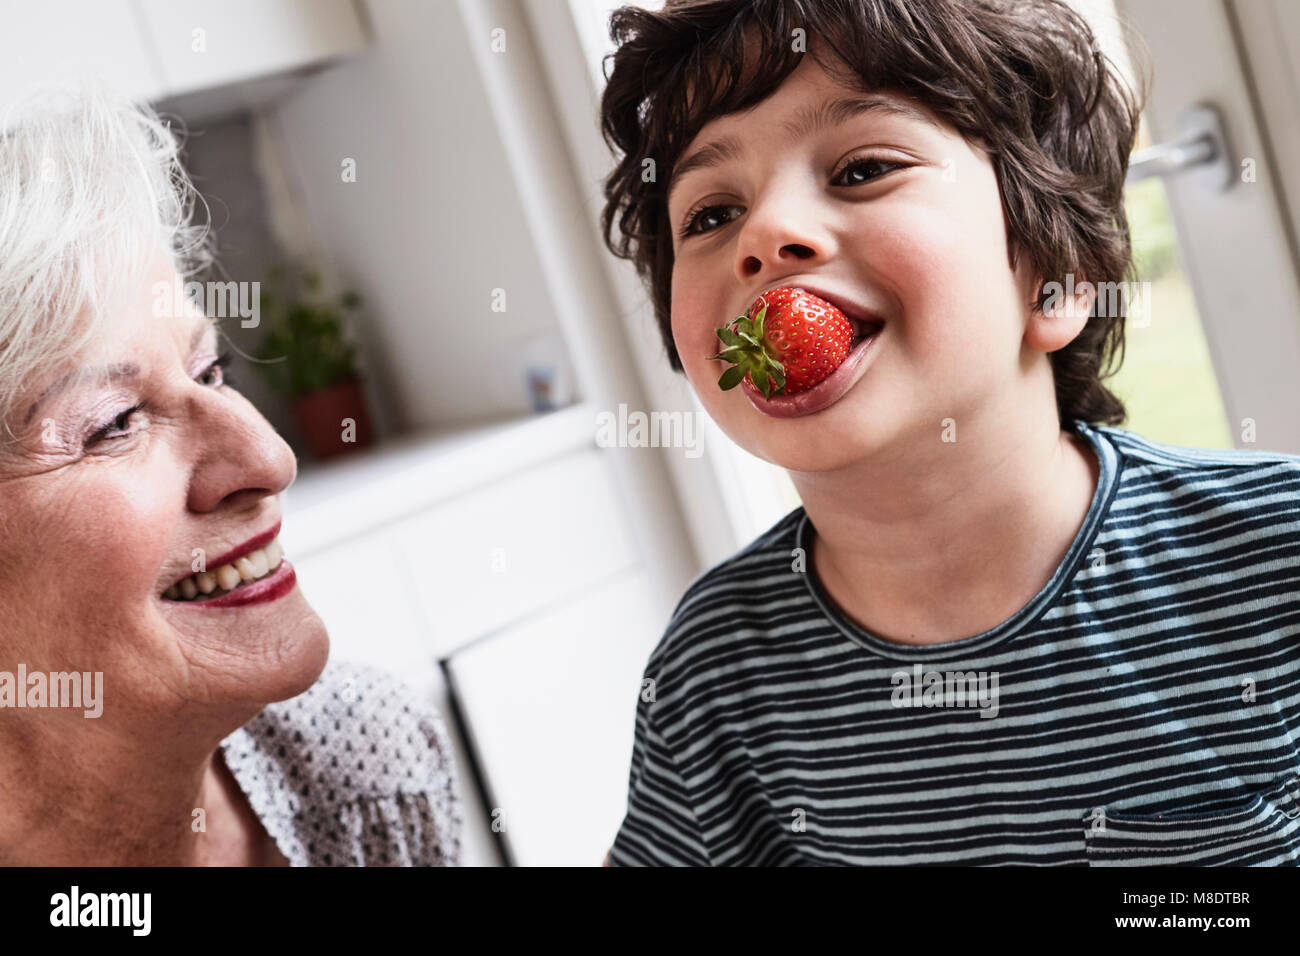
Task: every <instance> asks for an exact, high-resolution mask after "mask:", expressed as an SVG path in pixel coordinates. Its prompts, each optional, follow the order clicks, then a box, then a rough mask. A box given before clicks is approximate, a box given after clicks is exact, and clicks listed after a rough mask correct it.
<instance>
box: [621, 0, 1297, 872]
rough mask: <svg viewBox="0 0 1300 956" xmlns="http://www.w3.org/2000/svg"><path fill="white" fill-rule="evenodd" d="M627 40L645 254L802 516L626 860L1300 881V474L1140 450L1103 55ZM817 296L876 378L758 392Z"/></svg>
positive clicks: (919, 33) (721, 659) (710, 391)
mask: <svg viewBox="0 0 1300 956" xmlns="http://www.w3.org/2000/svg"><path fill="white" fill-rule="evenodd" d="M611 27H612V35H613V36H614V39H615V40H616V42H617V43H618V44H619V48H618V50H617V52H616V53H615V54H612V56H613V70H612V73H611V74H610V79H609V84H608V88H607V90H606V92H605V94H604V99H603V103H602V118H603V123H604V130H605V134H606V137H607V139H608V140H609V142H610V143H611V145H612V146H615V147H617V148H618V149H619V150H621V152H622V154H623V155H622V158H621V162H620V164H619V166H618V167H617V168H616V169H615V171H614V172H613V173H612V174H611V175H610V177H609V179H608V181H607V183H606V196H607V200H608V202H607V205H606V208H605V215H604V224H605V229H606V237H607V241H608V242H609V243H610V247H611V249H613V250H614V252H615V253H616V254H618V255H621V256H623V257H625V258H630V259H632V260H633V261H634V262H635V263H636V265H637V267H638V269H639V271H640V273H641V275H642V276H643V278H644V279H645V281H646V282H647V285H648V287H649V288H650V290H651V294H652V298H653V301H654V304H655V307H656V314H657V317H658V320H659V324H660V327H661V331H662V332H663V335H664V341H665V345H666V347H667V350H668V353H669V358H670V361H671V363H672V364H673V367H674V368H676V369H678V370H682V371H684V372H685V373H686V375H687V377H688V379H689V380H690V382H691V384H692V386H693V387H694V388H695V390H696V392H697V394H698V395H699V398H700V401H701V402H702V404H703V405H704V407H705V409H706V411H707V412H708V413H709V414H710V415H711V416H712V417H713V418H714V419H715V420H716V421H717V422H718V424H719V425H720V427H722V429H723V430H724V431H726V432H727V434H728V435H729V436H730V437H731V438H732V439H733V440H735V441H736V442H737V443H738V444H740V445H741V446H742V447H744V448H746V449H747V450H749V451H750V452H752V453H754V454H756V455H759V456H760V457H762V458H764V459H766V460H768V461H771V462H774V463H775V464H777V465H779V466H781V467H783V468H785V469H787V470H788V471H789V473H790V475H791V478H792V479H793V481H794V484H795V486H796V488H797V490H798V492H799V495H800V498H801V500H802V502H803V506H802V507H800V508H798V509H796V510H795V511H794V512H792V513H791V514H790V515H788V516H787V517H786V518H784V519H782V520H781V521H780V522H778V523H777V524H776V525H775V526H774V527H773V528H772V529H770V530H769V531H768V532H766V533H765V534H764V535H762V536H761V537H760V538H759V539H758V540H756V541H755V542H753V543H752V544H751V545H749V546H748V547H746V548H745V549H743V550H742V551H740V552H739V553H738V554H736V555H735V556H733V557H732V558H729V559H728V560H726V561H724V562H722V563H721V564H720V565H718V566H716V567H713V568H711V569H709V570H708V571H706V572H705V573H704V574H702V575H700V576H699V577H698V578H696V580H695V581H694V582H693V583H692V584H691V586H690V588H689V589H688V590H687V593H686V594H685V596H684V597H683V598H682V600H681V602H680V603H679V605H678V607H677V609H676V611H675V612H674V615H673V617H672V619H671V621H670V622H669V624H668V627H667V630H666V632H665V634H664V637H663V639H662V641H661V642H660V643H659V645H658V646H657V648H656V649H655V651H654V652H653V653H652V655H651V657H650V660H649V663H648V665H647V668H646V671H645V676H646V678H647V680H648V681H650V682H651V683H649V684H647V685H646V686H647V690H646V691H644V692H643V693H642V696H641V698H640V699H639V701H638V709H637V717H636V736H635V741H634V753H633V759H632V768H631V774H630V790H629V798H628V810H627V816H626V818H625V819H624V821H623V824H622V826H621V828H620V829H619V832H618V834H617V836H616V838H615V841H614V844H613V847H612V848H611V850H610V854H609V857H608V858H607V862H608V863H610V864H612V865H634V864H675V865H772V864H778V865H834V864H923V863H950V864H1028V865H1065V864H1074V865H1098V864H1113V863H1124V864H1134V863H1194V864H1220V863H1231V864H1244V863H1265V864H1283V863H1285V864H1290V865H1295V864H1296V863H1297V861H1298V860H1300V749H1298V742H1300V652H1298V650H1297V643H1296V640H1295V638H1296V637H1297V636H1300V570H1298V567H1300V457H1295V456H1288V455H1283V454H1273V453H1266V452H1250V451H1203V450H1192V449H1182V448H1175V447H1171V446H1167V445H1161V444H1157V443H1154V442H1149V441H1146V440H1144V439H1142V438H1140V437H1139V436H1137V435H1135V434H1133V433H1131V432H1128V431H1124V430H1122V429H1119V428H1116V427H1113V426H1116V425H1118V424H1119V423H1120V422H1122V421H1123V420H1124V409H1123V406H1122V405H1121V404H1120V402H1119V401H1118V400H1117V399H1116V398H1115V397H1114V396H1113V395H1112V394H1111V393H1110V392H1109V391H1108V390H1107V389H1106V388H1105V387H1104V385H1103V384H1102V379H1103V378H1104V377H1105V376H1106V375H1108V374H1110V371H1112V370H1113V369H1111V364H1112V362H1113V358H1114V355H1115V353H1116V352H1117V351H1118V349H1119V347H1120V345H1121V344H1122V340H1123V326H1124V310H1123V306H1122V303H1120V304H1119V306H1118V307H1116V304H1115V302H1114V301H1113V300H1111V301H1109V302H1103V301H1102V300H1101V299H1100V298H1099V297H1095V296H1094V295H1093V294H1092V288H1093V286H1092V285H1090V283H1098V282H1113V281H1118V280H1121V279H1123V278H1124V276H1125V275H1127V274H1129V273H1130V271H1131V263H1130V250H1129V238H1128V226H1127V221H1126V219H1125V215H1124V206H1123V185H1124V175H1125V170H1126V168H1127V162H1128V155H1129V152H1130V151H1131V149H1132V146H1133V140H1134V135H1135V129H1136V125H1137V117H1138V112H1139V105H1138V102H1137V99H1136V98H1135V97H1134V95H1133V94H1132V93H1131V92H1130V91H1128V90H1127V89H1126V88H1125V87H1124V85H1123V84H1122V82H1121V81H1120V80H1119V79H1118V78H1117V77H1116V75H1115V73H1114V71H1113V69H1112V68H1111V67H1110V66H1109V65H1108V63H1107V61H1106V60H1105V59H1104V58H1103V57H1102V56H1101V54H1100V53H1098V52H1097V50H1096V46H1095V41H1094V40H1093V37H1092V34H1091V32H1090V31H1089V29H1088V27H1087V26H1086V24H1085V23H1084V22H1083V21H1082V19H1081V18H1080V17H1079V16H1077V15H1076V14H1074V13H1072V12H1071V11H1070V9H1069V8H1068V7H1066V6H1065V5H1064V4H1061V3H1058V2H1054V0H1032V2H1017V3H1012V2H1010V0H983V2H973V0H970V2H967V0H908V2H906V3H904V2H902V0H897V2H891V0H851V2H850V0H845V2H829V0H826V2H821V0H799V2H796V0H787V2H781V0H757V2H751V0H743V2H741V0H706V2H699V0H685V2H669V3H668V5H667V7H666V8H665V9H664V10H662V11H658V12H648V11H642V10H636V9H633V8H623V9H622V10H620V11H618V12H616V13H615V14H614V17H613V19H612V21H611ZM646 159H653V160H654V161H655V166H647V164H646V163H645V160H646ZM654 168H657V169H658V170H659V171H661V172H662V173H663V175H662V176H661V177H656V176H654V175H649V176H647V175H645V170H647V169H654ZM615 224H617V227H618V229H619V231H620V232H621V233H622V238H621V241H620V242H617V243H616V242H613V241H612V240H611V239H610V235H611V230H612V228H613V227H614V225H615ZM790 287H793V288H802V289H804V290H806V291H808V292H812V293H815V294H816V295H818V296H820V297H821V298H823V299H826V300H828V301H829V302H830V303H831V304H833V305H835V306H837V307H838V308H839V309H841V310H842V311H843V312H844V313H845V314H846V315H847V316H849V317H850V318H851V319H855V320H857V322H856V323H855V326H854V338H853V342H852V346H851V349H852V351H851V352H850V353H849V358H848V359H847V360H846V361H845V362H844V364H843V365H842V366H841V367H840V368H839V369H838V370H837V371H836V372H835V373H834V374H832V375H831V376H830V377H829V378H827V379H826V380H825V381H824V382H822V383H821V384H819V385H816V386H814V387H813V388H811V389H809V390H807V391H805V392H803V393H802V394H800V395H781V394H775V395H772V396H771V398H770V399H769V398H765V397H764V396H763V395H762V394H761V392H759V391H758V389H756V388H754V387H753V385H752V383H751V382H746V383H745V384H744V387H742V388H732V389H730V390H724V389H722V388H720V387H719V384H718V373H719V372H721V371H722V370H723V368H724V367H725V366H723V365H722V364H721V363H719V362H716V361H712V358H713V357H714V356H716V355H717V354H718V352H719V349H720V348H721V343H720V342H719V340H718V336H717V334H716V331H715V330H716V329H718V328H719V327H722V326H724V325H726V324H727V323H728V322H729V321H730V320H731V319H732V318H733V317H735V316H737V315H739V314H741V313H744V312H746V310H748V309H749V307H750V305H751V303H753V302H754V300H755V299H756V297H758V296H759V295H761V294H764V293H770V292H772V291H773V290H776V289H783V288H790ZM1061 288H1065V289H1067V290H1069V292H1068V293H1067V295H1069V296H1070V297H1069V298H1067V299H1065V300H1062V298H1061V296H1060V294H1059V291H1060V289H1061ZM872 330H877V331H874V334H867V333H869V332H871V331H872Z"/></svg>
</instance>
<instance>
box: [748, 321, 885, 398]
mask: <svg viewBox="0 0 1300 956" xmlns="http://www.w3.org/2000/svg"><path fill="white" fill-rule="evenodd" d="M884 328H885V327H884V325H881V326H879V327H878V328H877V329H876V331H875V332H873V333H872V334H870V335H868V336H867V337H866V338H863V339H861V340H859V341H858V342H857V343H856V344H855V345H854V346H853V348H852V349H851V350H850V351H849V355H848V358H846V359H845V360H844V362H843V363H842V364H841V365H840V367H839V368H837V369H836V370H835V371H833V372H831V374H830V375H827V376H826V377H825V378H824V379H822V380H821V381H820V382H818V383H817V384H816V385H814V386H813V387H812V388H810V389H808V390H807V391H803V392H797V393H796V394H794V395H773V396H772V397H771V398H764V397H763V393H762V392H760V391H759V390H758V389H757V388H755V387H754V386H753V385H751V384H750V382H749V378H748V377H746V378H745V379H743V380H742V381H741V383H740V384H741V388H742V389H744V391H745V397H746V398H748V399H749V401H750V404H752V405H753V406H754V407H755V408H757V409H758V410H759V411H760V412H762V413H763V414H764V415H768V416H770V417H772V418H799V417H800V416H803V415H811V414H812V413H813V412H820V411H821V410H822V409H823V408H826V407H828V406H830V405H833V404H835V403H836V402H838V401H839V400H840V399H841V398H843V397H844V394H845V393H846V392H847V391H848V390H849V389H851V388H852V387H853V386H854V385H856V384H857V381H858V379H860V378H862V376H863V375H864V374H865V373H866V370H867V359H868V358H870V357H871V356H872V355H873V354H875V350H876V348H875V347H876V340H877V339H879V338H880V336H881V333H882V332H883V331H884Z"/></svg>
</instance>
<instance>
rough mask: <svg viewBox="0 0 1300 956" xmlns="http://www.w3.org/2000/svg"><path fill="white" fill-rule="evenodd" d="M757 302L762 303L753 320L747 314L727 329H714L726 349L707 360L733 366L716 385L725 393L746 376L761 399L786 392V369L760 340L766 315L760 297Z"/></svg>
mask: <svg viewBox="0 0 1300 956" xmlns="http://www.w3.org/2000/svg"><path fill="white" fill-rule="evenodd" d="M758 301H759V302H762V303H763V304H762V305H761V306H760V307H759V309H758V314H757V315H755V316H754V318H753V319H750V318H749V316H747V315H738V316H736V317H735V318H734V319H732V320H731V321H730V322H728V323H727V325H726V327H724V328H721V329H717V330H716V333H717V336H718V338H719V339H721V340H722V344H723V345H724V346H726V347H725V348H724V349H723V350H722V351H721V352H719V353H718V354H717V355H713V356H710V358H711V359H719V360H721V361H724V362H730V363H732V365H731V368H729V369H727V370H726V371H725V372H723V373H722V377H721V378H719V379H718V386H719V387H720V388H721V389H722V390H723V391H724V392H725V391H727V390H728V389H732V388H735V387H736V386H737V385H739V384H740V383H741V381H742V380H743V379H744V378H745V375H746V374H748V375H749V379H750V381H751V382H753V383H754V387H755V388H757V389H758V390H759V391H760V392H762V393H763V397H764V398H771V397H772V392H773V391H775V392H776V393H777V394H780V393H781V392H782V391H784V389H785V366H783V365H782V364H781V362H780V361H779V360H778V359H777V357H776V354H775V353H774V352H773V351H772V347H771V345H770V344H769V343H768V342H767V341H766V340H765V339H764V338H763V317H764V316H766V315H767V303H766V302H765V301H764V300H763V299H762V297H761V296H760V297H759V300H758Z"/></svg>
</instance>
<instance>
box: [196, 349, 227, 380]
mask: <svg viewBox="0 0 1300 956" xmlns="http://www.w3.org/2000/svg"><path fill="white" fill-rule="evenodd" d="M229 364H230V353H229V352H226V353H225V354H224V355H221V356H220V357H219V358H218V359H217V360H216V361H215V362H213V363H212V364H211V365H209V366H208V367H207V368H205V369H204V370H203V371H202V372H200V373H199V377H198V378H196V379H195V381H196V382H198V383H199V384H200V385H207V386H210V387H212V388H216V387H217V386H218V385H233V384H234V382H233V381H232V380H231V378H230V376H229V375H227V374H226V367H227V366H228V365H229Z"/></svg>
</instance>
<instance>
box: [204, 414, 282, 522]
mask: <svg viewBox="0 0 1300 956" xmlns="http://www.w3.org/2000/svg"><path fill="white" fill-rule="evenodd" d="M191 409H192V414H191V416H190V425H191V427H189V428H187V429H185V440H187V441H191V442H194V443H195V445H194V448H193V457H192V459H191V460H192V461H193V462H194V467H193V471H192V473H191V477H190V487H189V507H190V509H191V510H193V511H199V512H207V511H213V510H216V509H217V508H219V507H223V506H224V507H234V508H240V507H245V506H251V505H252V504H254V503H255V502H257V501H259V500H261V499H262V498H266V497H269V496H271V495H277V494H279V493H280V492H282V491H284V489H285V488H287V487H289V485H290V484H291V483H292V482H293V479H294V477H295V476H296V475H297V472H298V463H297V460H296V459H295V458H294V455H293V451H292V450H291V449H290V448H289V445H288V444H287V443H286V442H285V440H284V439H283V438H281V437H280V436H279V434H277V433H276V431H275V429H274V428H272V427H271V423H270V422H268V421H267V420H266V419H265V418H263V417H262V415H261V413H260V412H258V411H257V409H256V408H254V407H253V405H252V404H251V403H249V401H248V400H247V399H246V398H244V397H243V396H242V395H239V394H238V393H232V392H230V391H225V392H224V393H217V392H213V391H206V392H204V393H202V394H200V395H197V396H196V398H195V400H194V402H193V403H192V405H191Z"/></svg>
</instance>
